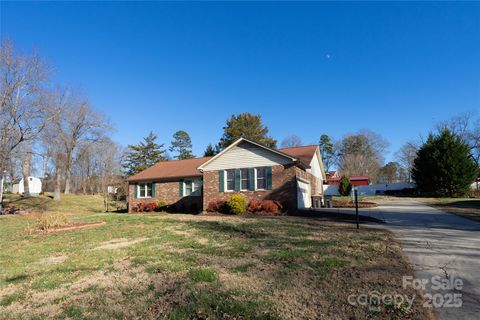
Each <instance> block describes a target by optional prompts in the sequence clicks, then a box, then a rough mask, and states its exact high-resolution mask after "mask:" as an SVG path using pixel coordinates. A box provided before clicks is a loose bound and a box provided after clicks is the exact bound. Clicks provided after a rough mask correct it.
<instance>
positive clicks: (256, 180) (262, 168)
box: [255, 167, 267, 190]
mask: <svg viewBox="0 0 480 320" xmlns="http://www.w3.org/2000/svg"><path fill="white" fill-rule="evenodd" d="M260 169H261V170H263V185H264V187H263V188H259V187H258V170H260ZM255 190H267V168H265V167H259V168H255Z"/></svg>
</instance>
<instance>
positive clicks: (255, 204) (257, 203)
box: [247, 199, 262, 213]
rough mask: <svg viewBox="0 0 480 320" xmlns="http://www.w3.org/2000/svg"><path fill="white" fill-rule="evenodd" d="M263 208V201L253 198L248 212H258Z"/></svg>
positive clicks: (249, 203)
mask: <svg viewBox="0 0 480 320" xmlns="http://www.w3.org/2000/svg"><path fill="white" fill-rule="evenodd" d="M260 210H262V203H261V202H260V201H258V200H255V199H252V200H250V201H249V202H248V206H247V211H248V212H252V213H255V212H258V211H260Z"/></svg>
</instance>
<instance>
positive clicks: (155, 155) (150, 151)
mask: <svg viewBox="0 0 480 320" xmlns="http://www.w3.org/2000/svg"><path fill="white" fill-rule="evenodd" d="M156 140H157V136H156V135H155V134H154V133H153V132H150V133H149V135H148V136H147V137H145V138H143V141H141V142H140V143H139V144H137V145H128V150H127V152H126V153H125V160H124V161H123V163H122V166H123V169H124V170H125V173H126V174H127V175H128V176H131V175H134V174H137V173H139V172H141V171H143V170H145V169H147V168H149V167H151V166H153V165H154V164H155V163H157V162H158V161H163V160H167V159H166V158H165V156H164V153H165V151H166V150H164V149H163V146H164V145H163V144H157V143H156Z"/></svg>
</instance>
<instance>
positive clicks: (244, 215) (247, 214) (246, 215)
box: [201, 212, 281, 218]
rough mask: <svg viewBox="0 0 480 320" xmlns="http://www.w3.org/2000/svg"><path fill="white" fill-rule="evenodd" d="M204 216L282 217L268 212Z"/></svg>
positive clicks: (204, 213)
mask: <svg viewBox="0 0 480 320" xmlns="http://www.w3.org/2000/svg"><path fill="white" fill-rule="evenodd" d="M201 215H202V216H213V217H228V216H231V217H245V218H255V217H276V216H279V215H281V214H280V213H268V212H255V213H251V212H246V213H244V214H231V213H221V212H203V213H201Z"/></svg>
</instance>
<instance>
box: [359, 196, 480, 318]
mask: <svg viewBox="0 0 480 320" xmlns="http://www.w3.org/2000/svg"><path fill="white" fill-rule="evenodd" d="M360 212H361V214H366V215H371V216H374V217H376V218H379V219H383V220H384V221H385V222H386V224H385V225H379V224H375V225H373V224H372V226H375V227H377V228H386V229H388V230H391V231H392V232H394V233H395V235H396V236H397V238H398V239H399V240H400V242H401V245H402V248H403V250H404V252H405V253H406V255H407V256H408V257H409V259H410V261H411V263H412V265H413V266H414V269H415V277H416V278H418V279H425V280H428V281H429V283H428V284H427V285H426V289H425V292H427V293H430V294H432V295H433V298H434V299H436V300H434V301H435V302H436V304H437V305H442V304H444V303H446V302H448V301H449V297H448V296H449V295H451V294H453V293H456V294H459V293H460V294H461V295H462V296H461V300H462V302H463V305H462V306H461V307H436V308H435V311H436V312H437V314H438V316H439V318H440V319H480V223H478V222H475V221H472V220H468V219H465V218H462V217H459V216H455V215H452V214H448V213H444V212H443V211H440V210H437V209H434V208H432V207H429V206H426V205H424V204H423V203H420V202H416V201H410V200H405V201H395V202H394V201H388V202H381V203H379V207H377V208H374V209H368V210H361V211H360ZM433 276H438V277H439V278H437V279H441V281H454V280H455V279H461V280H462V281H463V288H462V289H461V290H455V289H451V290H442V289H439V290H433V288H432V286H431V285H432V283H431V279H432V277H433ZM439 296H440V297H439ZM452 297H453V296H452ZM442 300H444V301H443V302H444V303H442ZM451 302H452V304H454V301H451Z"/></svg>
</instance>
